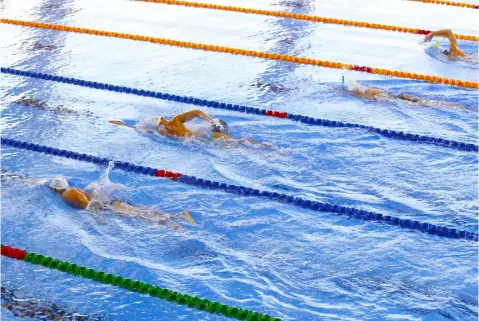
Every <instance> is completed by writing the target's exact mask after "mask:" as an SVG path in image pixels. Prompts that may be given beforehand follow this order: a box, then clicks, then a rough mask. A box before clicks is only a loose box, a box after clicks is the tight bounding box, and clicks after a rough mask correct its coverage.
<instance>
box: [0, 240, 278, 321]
mask: <svg viewBox="0 0 479 321" xmlns="http://www.w3.org/2000/svg"><path fill="white" fill-rule="evenodd" d="M1 254H2V256H6V257H9V258H12V259H16V260H19V261H24V262H28V263H31V264H36V265H41V266H44V267H46V268H49V269H52V270H57V271H60V272H64V273H68V274H70V275H74V276H79V277H83V278H86V279H90V280H93V281H96V282H99V283H104V284H109V285H113V286H117V287H120V288H123V289H126V290H129V291H132V292H138V293H141V294H147V295H149V296H152V297H155V298H159V299H163V300H168V301H169V302H172V303H177V304H180V305H186V306H188V307H190V308H194V309H198V310H201V311H205V312H209V313H213V314H220V315H223V316H226V317H228V318H233V319H238V320H248V321H281V320H280V319H278V318H273V317H270V316H268V315H265V314H261V313H258V312H253V311H249V310H244V309H241V308H237V307H234V306H229V305H226V304H221V303H218V302H214V301H210V300H207V299H200V298H198V297H195V296H191V295H188V294H182V293H179V292H176V291H172V290H169V289H164V288H160V287H158V286H155V285H151V284H148V283H145V282H141V281H136V280H132V279H128V278H124V277H122V276H118V275H113V274H110V273H105V272H103V271H96V270H94V269H89V268H87V267H84V266H81V265H77V264H73V263H69V262H65V261H61V260H58V259H55V258H52V257H49V256H43V255H40V254H36V253H33V252H27V251H25V250H21V249H18V248H15V247H10V246H7V245H3V244H2V245H1Z"/></svg>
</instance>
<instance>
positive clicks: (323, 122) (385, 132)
mask: <svg viewBox="0 0 479 321" xmlns="http://www.w3.org/2000/svg"><path fill="white" fill-rule="evenodd" d="M0 72H1V73H4V74H10V75H16V76H23V77H31V78H37V79H44V80H51V81H56V82H61V83H65V84H71V85H77V86H82V87H88V88H94V89H102V90H108V91H114V92H119V93H127V94H133V95H137V96H143V97H151V98H157V99H161V100H169V101H174V102H178V103H184V104H190V105H195V106H201V107H211V108H217V109H224V110H230V111H238V112H244V113H247V114H254V115H263V116H265V115H266V112H267V111H266V110H264V109H259V108H253V107H247V106H241V105H235V104H227V103H223V102H218V101H212V100H206V99H199V98H194V97H187V96H178V95H172V94H167V93H161V92H156V91H150V90H143V89H135V88H130V87H123V86H115V85H111V84H106V83H100V82H95V81H87V80H81V79H75V78H67V77H61V76H54V75H49V74H43V73H38V72H31V71H22V70H16V69H12V68H0ZM286 118H288V119H291V120H295V121H298V122H301V123H304V124H308V125H312V126H325V127H336V128H341V127H344V128H357V129H362V130H366V131H369V132H372V133H375V134H378V135H381V136H384V137H388V138H392V139H398V140H406V141H411V142H417V143H426V144H434V145H438V146H443V147H447V148H452V149H456V150H463V151H469V152H477V151H478V150H479V148H478V145H475V144H468V143H464V142H458V141H454V140H449V139H444V138H437V137H430V136H424V135H416V134H409V133H404V132H402V131H396V130H389V129H381V128H376V127H372V126H366V125H359V124H352V123H345V122H341V121H335V120H327V119H319V118H312V117H308V116H302V115H295V114H287V116H286Z"/></svg>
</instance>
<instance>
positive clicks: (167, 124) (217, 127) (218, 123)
mask: <svg viewBox="0 0 479 321" xmlns="http://www.w3.org/2000/svg"><path fill="white" fill-rule="evenodd" d="M195 118H201V119H203V120H205V121H207V122H209V123H211V129H210V130H208V131H207V132H194V131H192V130H191V129H189V128H188V127H186V126H185V123H186V122H189V121H191V120H193V119H195ZM110 123H112V124H115V125H120V126H126V127H130V128H135V129H136V128H145V127H149V128H151V129H154V131H156V132H158V133H159V134H161V135H164V136H168V137H195V138H203V139H205V138H206V139H213V140H217V139H222V140H227V141H234V142H238V143H243V142H248V143H251V144H258V142H256V141H255V140H252V139H249V138H240V139H235V138H232V137H231V136H228V135H227V134H226V133H227V132H228V129H229V128H228V124H227V123H226V122H224V121H222V120H220V119H218V118H216V119H214V118H212V117H211V116H209V115H207V114H205V113H204V112H202V111H201V110H191V111H188V112H186V113H184V114H180V115H177V116H175V117H173V119H172V120H168V119H166V118H165V117H162V116H155V117H151V118H148V119H146V120H144V121H142V122H140V123H138V124H137V125H135V126H129V125H127V124H125V123H124V122H122V121H121V120H110ZM150 132H151V133H153V131H150Z"/></svg>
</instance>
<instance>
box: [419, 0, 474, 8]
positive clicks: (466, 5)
mask: <svg viewBox="0 0 479 321" xmlns="http://www.w3.org/2000/svg"><path fill="white" fill-rule="evenodd" d="M411 1H416V2H424V3H434V4H444V5H446V6H454V7H463V8H471V9H479V5H477V4H472V3H463V2H453V1H443V0H411Z"/></svg>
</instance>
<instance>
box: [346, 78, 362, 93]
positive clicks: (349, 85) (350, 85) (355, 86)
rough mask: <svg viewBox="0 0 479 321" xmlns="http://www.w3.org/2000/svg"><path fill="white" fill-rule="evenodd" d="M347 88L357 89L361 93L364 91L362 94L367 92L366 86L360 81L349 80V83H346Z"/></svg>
mask: <svg viewBox="0 0 479 321" xmlns="http://www.w3.org/2000/svg"><path fill="white" fill-rule="evenodd" d="M346 88H347V89H348V90H349V91H356V92H359V93H362V94H364V93H365V92H366V87H363V86H361V85H360V84H359V83H358V82H356V81H353V80H351V81H348V83H347V85H346Z"/></svg>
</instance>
